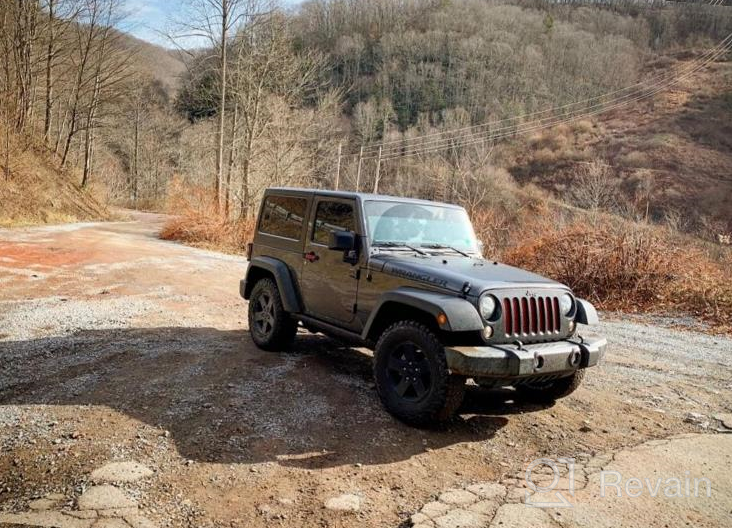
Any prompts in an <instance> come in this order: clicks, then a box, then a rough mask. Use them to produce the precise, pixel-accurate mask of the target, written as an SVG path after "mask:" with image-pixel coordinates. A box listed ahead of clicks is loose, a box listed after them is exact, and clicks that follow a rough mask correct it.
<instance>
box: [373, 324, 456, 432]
mask: <svg viewBox="0 0 732 528" xmlns="http://www.w3.org/2000/svg"><path fill="white" fill-rule="evenodd" d="M374 359H375V361H374V379H375V380H376V389H377V392H378V394H379V398H380V399H381V402H382V403H383V405H384V407H386V410H387V411H389V412H390V413H391V414H392V415H394V416H395V417H396V418H398V419H399V420H402V421H403V422H406V423H408V424H410V425H416V426H425V425H429V424H432V423H435V422H444V421H447V420H449V419H450V418H452V417H453V415H454V414H455V412H456V411H457V409H458V407H460V404H461V403H462V401H463V396H464V394H465V379H464V378H462V377H458V376H452V375H450V373H449V371H448V369H447V361H446V360H445V350H444V348H443V346H442V344H441V343H440V341H439V340H438V339H437V336H435V334H434V333H433V332H432V331H431V330H430V329H429V328H427V327H426V326H425V325H422V324H420V323H417V322H415V321H401V322H398V323H395V324H393V325H392V326H390V327H389V328H388V329H387V330H386V331H385V332H384V333H383V334H382V336H381V338H380V339H379V341H378V343H377V344H376V348H375V350H374Z"/></svg>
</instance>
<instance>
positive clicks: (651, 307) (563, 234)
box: [500, 218, 732, 331]
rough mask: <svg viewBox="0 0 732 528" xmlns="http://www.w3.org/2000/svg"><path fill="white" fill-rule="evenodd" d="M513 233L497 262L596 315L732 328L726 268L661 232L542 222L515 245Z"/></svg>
mask: <svg viewBox="0 0 732 528" xmlns="http://www.w3.org/2000/svg"><path fill="white" fill-rule="evenodd" d="M553 226H558V227H553ZM518 234H519V231H518V230H517V231H516V232H514V233H513V234H512V235H510V236H508V243H507V244H506V246H505V247H504V250H503V252H502V253H501V255H500V258H501V259H502V260H504V261H506V262H507V263H509V264H513V265H515V266H519V267H522V268H526V269H529V270H532V271H536V272H537V273H540V274H542V275H545V276H547V277H551V278H553V279H555V280H558V281H560V282H562V283H564V284H567V285H569V286H570V287H571V288H572V289H573V290H574V291H575V292H576V293H577V294H578V295H579V296H581V297H583V298H586V299H588V300H591V301H592V302H594V303H596V304H597V306H598V307H600V308H602V309H606V310H621V311H630V312H635V311H648V312H666V311H669V310H671V311H683V312H688V313H691V314H694V315H697V316H700V317H702V318H704V319H705V320H707V321H709V322H710V323H712V324H713V325H715V326H716V327H717V328H718V329H720V330H727V331H729V329H730V328H732V282H730V268H729V267H728V266H727V264H726V263H725V262H724V261H719V260H716V261H715V260H713V259H711V258H710V257H709V256H708V255H707V253H706V252H705V251H704V250H703V249H702V248H701V247H698V246H695V245H693V244H692V245H689V244H680V243H679V240H678V239H677V238H676V236H675V235H671V234H669V233H668V232H667V231H666V230H663V229H660V228H656V227H651V226H641V225H629V224H628V223H614V224H609V223H608V224H604V225H599V224H598V225H596V226H592V225H589V224H587V223H586V222H573V223H570V224H568V225H566V226H564V227H561V226H560V224H559V223H556V219H551V218H545V219H544V221H543V222H537V221H533V222H532V223H531V225H530V226H529V229H528V232H524V231H523V230H521V238H520V239H518V241H517V238H518V237H517V236H518ZM503 239H504V240H505V239H506V235H505V234H504V235H503Z"/></svg>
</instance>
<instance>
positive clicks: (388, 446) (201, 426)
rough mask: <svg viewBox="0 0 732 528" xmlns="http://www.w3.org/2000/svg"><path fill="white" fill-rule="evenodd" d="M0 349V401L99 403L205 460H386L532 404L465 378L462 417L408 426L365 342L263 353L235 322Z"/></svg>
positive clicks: (469, 437)
mask: <svg viewBox="0 0 732 528" xmlns="http://www.w3.org/2000/svg"><path fill="white" fill-rule="evenodd" d="M0 359H1V360H2V363H0V364H1V365H2V367H1V368H0V404H2V405H9V404H13V405H33V404H44V405H87V404H88V405H94V406H107V407H109V408H112V409H115V410H117V411H120V412H123V413H125V414H127V415H128V416H131V417H133V418H135V419H139V420H141V421H143V422H145V423H147V424H150V425H152V426H156V427H160V428H161V429H164V430H167V431H169V432H170V436H171V438H172V440H173V441H174V442H175V445H176V447H177V449H178V450H179V452H180V455H181V456H183V457H185V458H187V459H191V460H197V461H203V462H217V463H255V462H264V461H276V462H278V463H280V464H282V465H289V466H296V467H302V468H311V469H317V468H324V467H333V466H339V465H344V464H355V463H361V464H384V463H389V462H395V461H399V460H404V459H408V458H410V457H411V456H413V455H415V454H419V453H422V452H424V451H425V450H426V449H428V448H430V449H437V448H440V447H444V446H448V445H452V444H455V443H459V442H465V441H476V440H486V439H489V438H491V437H493V435H494V434H495V433H496V431H498V430H499V429H500V428H501V427H503V426H504V425H505V424H506V423H507V419H506V418H505V417H504V416H503V415H510V414H513V413H515V412H526V411H528V410H536V409H538V407H536V406H527V405H525V404H522V403H521V402H519V401H516V400H515V398H514V397H513V394H512V393H511V392H506V391H486V390H484V389H481V388H478V387H473V388H471V389H470V390H469V391H468V395H467V398H466V401H465V405H464V413H463V414H461V416H460V417H459V418H456V419H455V420H454V421H452V422H450V423H449V424H447V425H446V426H442V427H440V428H435V429H429V430H424V429H416V428H412V427H409V426H407V425H404V424H402V423H400V422H399V421H397V420H395V419H394V418H392V417H391V416H390V415H389V414H388V413H386V411H385V410H384V409H383V407H382V406H381V404H380V402H379V400H378V397H377V395H376V391H375V389H374V386H373V378H372V373H371V357H370V354H369V353H368V352H366V351H364V350H361V349H354V348H350V347H347V346H344V345H342V344H339V343H337V342H335V341H332V340H330V339H328V338H325V337H323V336H320V335H313V334H309V333H300V334H299V335H298V339H297V340H296V342H295V344H294V345H293V347H292V349H291V350H290V351H288V352H285V353H268V352H263V351H261V350H259V349H257V348H256V347H255V346H254V344H253V343H252V342H251V340H250V338H249V336H248V334H247V333H245V332H244V331H241V330H237V331H222V330H216V329H212V328H177V327H167V328H140V329H121V330H87V331H80V332H78V333H75V334H71V335H68V336H61V337H49V338H40V339H33V340H28V341H14V342H8V341H5V342H0Z"/></svg>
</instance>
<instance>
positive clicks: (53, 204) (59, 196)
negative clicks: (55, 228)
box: [0, 123, 110, 227]
mask: <svg viewBox="0 0 732 528" xmlns="http://www.w3.org/2000/svg"><path fill="white" fill-rule="evenodd" d="M5 139H6V136H5V127H4V126H2V123H0V145H2V154H1V155H0V226H10V227H15V226H24V225H36V224H60V223H68V222H77V221H89V220H103V219H106V218H109V216H110V215H109V212H108V211H107V210H106V207H105V206H104V205H103V203H102V202H101V201H100V200H99V199H98V197H97V196H95V193H94V191H93V190H92V189H89V188H87V189H81V188H80V187H79V186H78V184H77V182H78V181H79V179H80V178H79V177H78V175H77V174H75V173H74V172H73V171H65V172H64V171H61V170H60V169H59V167H58V163H57V162H56V161H55V160H54V159H53V156H52V154H51V153H50V152H49V151H48V150H47V149H46V148H45V147H43V146H42V145H40V144H38V143H37V142H34V141H33V140H32V139H31V138H26V137H19V136H17V135H15V134H11V135H10V138H9V139H10V142H9V146H10V148H9V154H10V156H9V157H10V163H9V167H8V170H7V172H6V167H5V165H4V164H5V146H6V143H5Z"/></svg>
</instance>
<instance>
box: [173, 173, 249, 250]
mask: <svg viewBox="0 0 732 528" xmlns="http://www.w3.org/2000/svg"><path fill="white" fill-rule="evenodd" d="M167 209H168V210H169V211H170V212H171V213H174V214H175V216H173V217H171V218H170V220H168V222H166V224H165V225H164V226H163V229H162V231H161V233H160V238H162V239H164V240H177V241H179V242H184V243H186V244H190V245H193V246H201V247H206V248H211V249H220V250H224V251H228V252H233V253H243V252H244V251H245V249H246V244H247V242H250V241H251V239H252V233H253V232H254V222H255V219H254V218H243V219H231V218H228V217H227V216H226V215H225V214H224V213H223V212H221V211H220V210H219V209H218V208H217V207H216V203H215V200H214V197H213V196H212V195H211V192H210V191H209V190H207V189H202V188H200V187H195V186H191V185H186V184H183V183H182V182H181V181H180V180H178V179H176V180H174V181H173V182H172V183H171V185H170V191H169V195H168V206H167Z"/></svg>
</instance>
